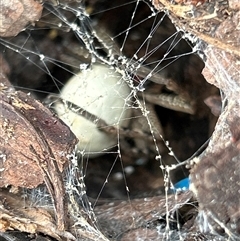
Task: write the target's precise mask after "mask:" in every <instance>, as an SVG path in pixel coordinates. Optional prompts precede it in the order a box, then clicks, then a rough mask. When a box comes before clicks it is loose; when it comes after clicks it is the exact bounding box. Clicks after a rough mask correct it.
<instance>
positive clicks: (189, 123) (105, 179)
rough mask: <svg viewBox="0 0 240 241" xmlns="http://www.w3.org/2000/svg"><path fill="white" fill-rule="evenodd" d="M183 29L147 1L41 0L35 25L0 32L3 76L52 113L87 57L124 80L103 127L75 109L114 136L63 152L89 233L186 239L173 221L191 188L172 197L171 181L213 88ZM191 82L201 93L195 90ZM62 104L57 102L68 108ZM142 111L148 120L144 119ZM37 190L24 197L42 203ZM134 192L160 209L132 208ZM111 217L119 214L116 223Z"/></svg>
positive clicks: (181, 172)
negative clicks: (116, 111) (103, 144)
mask: <svg viewBox="0 0 240 241" xmlns="http://www.w3.org/2000/svg"><path fill="white" fill-rule="evenodd" d="M191 37H192V36H191ZM191 37H189V36H187V33H185V32H184V31H183V30H178V29H177V28H176V27H175V26H174V25H173V24H172V23H171V21H170V20H169V18H168V14H167V12H157V11H156V10H155V9H154V7H153V6H152V4H151V3H150V2H149V1H140V0H134V1H130V2H129V1H114V3H111V2H110V1H91V0H89V1H84V2H74V1H72V2H71V1H69V2H68V1H66V2H65V1H62V3H59V4H53V3H50V2H46V3H45V4H44V11H43V15H42V17H41V19H40V20H39V21H38V22H37V23H36V25H35V26H32V25H29V26H27V27H26V29H25V30H24V31H22V32H21V33H19V35H18V36H16V37H12V38H2V39H0V41H1V53H2V55H3V57H4V58H5V59H6V60H7V62H8V63H9V65H10V69H11V72H10V76H9V79H10V81H11V83H12V84H13V85H14V86H15V88H17V89H19V90H22V91H25V92H29V91H30V92H31V93H32V95H33V96H34V97H35V98H36V99H39V100H40V101H43V102H45V103H46V105H48V106H49V108H52V109H53V111H54V104H55V102H56V101H58V99H59V95H60V94H61V92H62V88H63V87H64V86H65V85H66V83H67V82H68V80H69V79H70V78H71V77H72V76H75V75H77V74H78V72H79V71H82V72H84V71H86V70H85V69H87V68H88V69H89V70H87V72H91V71H92V70H91V68H93V66H94V65H95V63H96V62H97V63H101V64H104V66H106V68H107V69H108V70H107V71H106V73H108V74H109V73H110V74H112V73H117V74H118V76H120V77H119V79H120V80H119V81H121V83H123V82H124V83H127V86H128V87H129V90H130V91H129V94H128V95H127V97H126V96H124V97H121V96H122V94H120V93H119V92H117V93H118V95H119V96H120V97H121V98H122V99H123V102H124V105H123V107H120V108H122V111H121V115H120V117H119V119H118V120H117V121H116V122H113V123H111V125H110V124H109V123H108V122H107V121H106V120H105V119H104V117H101V118H99V116H96V114H94V115H91V113H90V112H91V111H88V112H89V114H90V117H89V116H88V117H87V115H83V116H84V118H85V119H88V120H89V121H91V122H92V123H94V124H95V125H96V126H98V129H100V130H101V127H102V126H101V125H100V124H101V123H100V122H101V121H103V122H104V123H105V124H109V126H108V127H111V131H113V132H114V133H115V134H109V132H108V131H107V130H104V133H105V135H108V136H109V135H110V136H112V137H111V138H115V139H116V144H113V145H112V146H111V148H109V147H107V148H106V150H103V151H97V152H95V153H94V154H95V157H92V156H91V155H92V154H93V153H92V152H91V150H90V149H88V148H86V149H83V150H80V151H78V152H77V153H76V154H73V155H72V156H70V157H69V159H70V160H71V164H70V166H69V169H68V170H67V171H66V177H65V179H66V180H65V182H66V191H67V192H68V193H69V196H71V195H72V196H74V197H75V198H74V202H76V203H77V205H79V210H78V211H79V212H80V213H82V214H83V215H86V216H88V218H89V219H90V220H91V224H92V227H93V229H92V230H90V231H89V232H95V231H94V228H95V230H98V229H99V230H101V232H102V233H103V234H104V235H105V236H106V240H116V239H118V240H141V239H142V240H156V239H162V240H185V238H186V237H187V233H188V231H186V229H182V226H183V225H184V224H185V223H187V221H189V220H191V218H187V217H185V216H187V215H190V214H188V213H189V210H192V209H191V208H189V207H190V206H191V207H194V206H195V205H196V204H195V203H192V199H191V198H192V197H191V195H189V194H183V195H186V196H185V198H184V197H183V198H181V197H179V196H178V195H177V194H174V192H175V191H173V190H172V189H171V188H173V185H174V184H175V183H177V182H178V181H180V180H182V179H183V178H186V177H188V174H189V173H188V169H187V168H185V165H182V162H183V161H185V160H187V159H188V158H190V157H191V156H192V155H196V154H200V153H201V151H202V148H201V147H202V145H204V143H205V142H206V141H207V140H208V138H209V137H210V135H211V132H212V130H213V128H214V125H215V122H216V117H214V116H213V115H211V113H210V111H209V108H208V107H207V106H205V104H204V99H205V98H206V97H208V96H211V95H212V94H213V93H217V90H216V89H214V88H212V87H211V88H210V87H209V85H208V84H207V83H206V82H205V81H204V78H203V77H202V75H201V71H202V68H203V62H202V60H201V59H200V58H198V55H197V54H198V53H199V51H200V50H201V49H205V47H204V45H203V44H202V43H201V42H198V40H196V39H194V38H191ZM105 38H106V40H105ZM143 67H144V68H143ZM210 68H211V66H210ZM156 79H157V81H159V82H158V83H155V82H156ZM89 81H91V80H89ZM116 86H117V87H118V86H119V82H117V83H116ZM200 86H204V87H203V88H205V89H206V88H209V92H208V90H207V91H206V93H204V95H202V93H201V90H202V89H201V88H200ZM116 89H117V88H115V87H114V88H113V89H112V92H116ZM155 89H156V90H157V93H159V94H161V95H162V97H163V99H164V98H165V102H163V103H162V102H161V103H162V104H160V105H157V104H155V103H153V104H151V103H149V100H148V98H147V94H148V93H149V92H151V93H153V94H155V93H156V92H155V91H154V90H155ZM171 96H174V97H176V96H180V97H181V98H186V100H187V101H186V103H193V109H194V111H193V112H194V114H189V113H185V112H186V111H184V108H183V109H182V112H181V111H176V109H173V110H172V109H169V108H168V107H170V108H174V107H172V106H169V104H168V102H167V101H166V100H168V98H170V97H171ZM166 103H167V104H166ZM71 104H72V103H64V105H66V106H67V108H68V109H71V108H72V109H73V106H72V107H71ZM73 104H76V103H73ZM79 107H81V110H78V113H77V114H78V115H80V114H83V112H84V107H82V106H81V105H80V106H79ZM114 107H115V106H111V108H114ZM118 108H119V107H118ZM126 108H127V109H130V110H131V112H132V113H131V116H130V117H126V119H127V122H128V126H124V127H123V126H121V121H120V119H121V116H122V114H123V113H124V112H125V111H126ZM152 113H156V116H154V118H155V117H156V118H157V120H156V119H154V121H153V116H152ZM96 119H97V120H96ZM138 122H139V123H138ZM99 123H100V124H99ZM135 123H138V125H135ZM99 125H100V127H99ZM158 126H160V128H159V127H158ZM162 130H163V132H161V131H162ZM101 132H103V130H101ZM79 139H80V138H79ZM99 154H101V155H99ZM185 163H186V162H185ZM45 192H46V191H44V190H42V189H37V190H34V191H32V192H30V193H31V194H30V199H31V200H32V203H33V204H32V205H36V206H37V205H39V206H42V205H50V204H49V198H48V196H47V195H46V193H45ZM41 193H42V195H41ZM136 198H137V199H136ZM144 198H146V200H147V198H153V199H150V200H151V201H152V202H153V203H154V204H155V205H157V204H159V203H160V204H161V205H162V208H161V207H159V206H157V208H154V207H152V206H148V205H144V204H143V205H142V206H139V205H140V204H139V203H138V202H141V201H142V203H144ZM155 198H157V199H155ZM89 200H90V201H89ZM113 203H115V204H113ZM160 204H159V205H160ZM185 204H187V208H186V210H185V209H184V208H183V207H186V206H184V205H185ZM109 205H110V206H111V205H112V206H113V208H110V206H109ZM124 205H125V206H124ZM118 209H119V210H122V211H124V212H128V213H126V217H127V218H129V219H131V221H126V220H127V218H126V220H125V219H124V217H121V215H120V213H118V212H117V210H118ZM139 209H143V210H142V213H141V211H140V210H139ZM151 209H152V210H153V212H156V214H155V215H154V214H153V215H152V216H151V218H149V217H146V220H147V221H146V220H145V221H144V220H142V221H138V220H137V218H140V217H141V215H140V217H139V216H136V210H137V211H138V212H140V214H142V215H143V216H144V215H147V214H148V215H150V213H151ZM183 209H184V210H183ZM193 210H195V212H196V209H195V208H193ZM193 212H194V211H193ZM76 213H77V211H76V210H75V213H74V214H75V215H76V216H77V214H76ZM186 213H187V214H186ZM184 214H185V216H184ZM190 216H191V215H190ZM192 216H194V215H193V214H192ZM142 218H143V219H144V217H141V219H142ZM115 219H116V220H123V223H124V222H126V224H125V226H124V225H123V224H122V223H121V224H120V222H119V223H118V222H117V221H113V220H115ZM79 222H80V221H79ZM121 225H122V226H121ZM109 226H112V227H111V228H109ZM133 227H134V228H133ZM150 227H154V228H152V229H151V228H150ZM88 228H89V227H88ZM149 230H150V231H149ZM156 235H157V236H156ZM78 238H80V237H78ZM101 238H102V237H101ZM81 240H82V239H81ZM103 240H104V239H103ZM219 240H221V238H220V237H219Z"/></svg>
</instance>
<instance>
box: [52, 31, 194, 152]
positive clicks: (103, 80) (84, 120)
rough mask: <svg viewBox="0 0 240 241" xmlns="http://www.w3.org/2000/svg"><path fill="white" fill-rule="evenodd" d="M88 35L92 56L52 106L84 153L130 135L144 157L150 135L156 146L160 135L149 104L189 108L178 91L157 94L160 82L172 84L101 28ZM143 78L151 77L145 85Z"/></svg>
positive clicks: (101, 149)
mask: <svg viewBox="0 0 240 241" xmlns="http://www.w3.org/2000/svg"><path fill="white" fill-rule="evenodd" d="M91 34H92V35H93V36H92V38H94V41H95V44H96V45H94V44H90V43H89V42H86V43H85V45H86V48H87V51H89V52H90V53H91V54H92V56H91V57H92V59H93V61H92V63H91V64H90V66H87V65H84V64H83V65H81V66H82V70H81V71H80V73H78V74H76V75H74V76H73V77H72V78H71V79H70V80H69V81H68V82H67V83H66V85H65V86H64V87H63V89H62V91H61V93H60V95H59V96H58V97H59V99H58V100H56V101H55V103H54V104H53V108H54V110H55V112H56V113H57V115H58V116H59V117H60V118H61V119H62V120H63V121H64V122H65V123H66V124H67V125H68V126H70V128H71V129H72V131H73V133H75V134H76V136H77V137H78V139H79V143H78V151H80V152H81V153H82V154H83V155H84V156H86V157H97V156H99V155H102V154H104V153H105V152H107V151H109V150H111V148H112V147H114V146H116V145H117V144H118V143H119V140H121V141H120V143H121V145H128V146H129V144H128V143H127V142H123V141H122V140H123V139H125V138H126V139H129V138H133V139H134V144H135V146H136V149H135V150H136V152H138V153H139V151H140V152H141V153H144V154H145V155H148V154H149V150H148V147H147V145H146V141H148V140H150V139H152V136H153V135H154V138H156V140H157V141H158V145H160V144H159V141H160V140H161V138H162V136H163V130H162V127H161V124H160V123H159V121H158V117H157V114H156V112H155V109H154V105H160V106H163V107H167V108H171V109H173V110H177V111H182V112H186V113H190V114H193V113H194V107H193V105H191V104H189V103H188V102H187V101H186V100H184V99H183V98H181V97H179V96H178V95H177V94H175V95H168V94H159V92H161V88H162V86H163V84H165V85H168V87H169V88H170V89H177V87H176V86H174V84H173V83H170V82H169V81H167V80H165V79H164V78H163V77H162V76H161V75H160V74H158V73H154V70H151V69H150V68H147V67H144V66H142V65H141V63H140V62H137V61H133V60H132V59H127V58H126V57H125V56H123V55H122V54H121V51H120V50H119V49H118V46H117V45H116V44H115V43H114V41H113V40H112V39H111V38H110V37H108V35H107V34H106V33H104V32H103V31H98V32H96V31H94V30H93V31H92V33H91ZM99 46H100V47H99ZM99 49H100V50H101V51H99ZM103 50H104V51H105V52H104V53H103V54H102V52H103ZM148 80H150V81H152V86H150V87H148V86H147V84H146V82H148ZM149 130H150V131H149ZM123 137H124V138H123ZM156 140H155V141H156ZM156 146H157V145H155V146H154V148H153V149H155V148H156ZM153 151H154V150H153ZM155 151H156V150H155Z"/></svg>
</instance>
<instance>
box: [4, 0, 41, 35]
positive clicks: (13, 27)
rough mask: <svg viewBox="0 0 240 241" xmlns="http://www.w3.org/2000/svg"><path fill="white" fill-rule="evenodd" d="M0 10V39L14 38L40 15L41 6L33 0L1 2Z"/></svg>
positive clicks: (7, 0)
mask: <svg viewBox="0 0 240 241" xmlns="http://www.w3.org/2000/svg"><path fill="white" fill-rule="evenodd" d="M0 8H1V12H0V19H1V21H0V36H1V37H11V36H16V35H17V34H18V33H19V32H21V31H22V30H23V29H24V27H25V26H26V25H27V24H28V23H33V22H35V21H37V20H38V19H39V18H40V17H41V14H42V5H41V4H40V3H38V2H36V1H34V0H2V1H1V3H0Z"/></svg>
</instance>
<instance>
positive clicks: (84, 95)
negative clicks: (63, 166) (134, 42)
mask: <svg viewBox="0 0 240 241" xmlns="http://www.w3.org/2000/svg"><path fill="white" fill-rule="evenodd" d="M129 95H130V88H129V87H128V85H127V84H126V83H125V82H124V80H123V78H122V76H121V75H120V74H118V73H116V71H114V70H111V69H109V67H107V66H104V65H100V64H93V65H92V68H91V69H88V70H84V71H82V72H81V73H80V74H77V75H75V76H74V77H72V78H71V79H70V80H69V81H68V82H67V84H66V85H65V86H64V88H63V89H62V92H61V94H60V97H61V98H62V100H63V102H57V103H56V104H55V110H56V112H57V114H58V116H59V117H60V118H61V119H62V120H63V121H64V122H65V123H66V124H67V125H68V126H69V127H70V128H71V130H72V131H73V133H74V134H75V135H76V136H77V138H78V139H79V142H78V145H77V146H78V150H79V151H84V153H86V154H91V155H90V156H91V157H93V156H97V155H99V154H101V153H102V152H103V151H104V150H106V149H109V148H111V147H113V146H114V145H116V144H117V137H116V136H114V135H109V134H107V133H106V132H104V131H100V130H99V129H101V128H98V127H97V125H96V124H97V122H98V118H99V119H101V120H103V121H105V122H106V124H108V125H113V126H115V127H118V126H121V127H122V126H127V124H128V120H129V117H130V114H131V108H130V107H129V106H127V105H128V103H127V99H128V96H129ZM64 100H66V101H68V102H71V103H73V104H75V105H76V106H79V107H80V108H79V113H75V112H73V111H72V110H71V106H69V105H67V104H66V103H64ZM75 109H76V108H75ZM81 111H87V112H88V113H89V114H90V118H89V117H88V119H87V118H85V117H83V116H81Z"/></svg>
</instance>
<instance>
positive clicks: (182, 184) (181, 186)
mask: <svg viewBox="0 0 240 241" xmlns="http://www.w3.org/2000/svg"><path fill="white" fill-rule="evenodd" d="M189 185H190V179H189V177H186V178H184V179H182V180H181V181H179V182H177V183H175V184H174V191H180V190H181V191H186V190H189Z"/></svg>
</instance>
